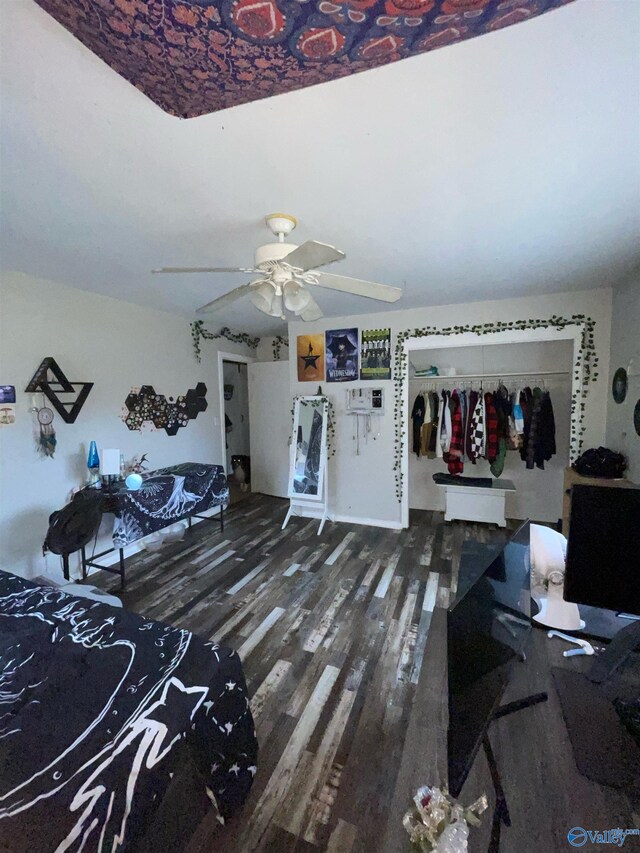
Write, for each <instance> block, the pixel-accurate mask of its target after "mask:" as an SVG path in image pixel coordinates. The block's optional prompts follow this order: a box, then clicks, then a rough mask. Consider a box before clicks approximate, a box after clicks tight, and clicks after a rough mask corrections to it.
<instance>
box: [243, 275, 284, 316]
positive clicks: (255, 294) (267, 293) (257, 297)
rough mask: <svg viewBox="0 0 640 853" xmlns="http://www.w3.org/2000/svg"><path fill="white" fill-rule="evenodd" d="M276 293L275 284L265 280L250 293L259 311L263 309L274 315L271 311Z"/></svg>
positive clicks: (266, 312) (264, 311) (264, 312)
mask: <svg viewBox="0 0 640 853" xmlns="http://www.w3.org/2000/svg"><path fill="white" fill-rule="evenodd" d="M275 295H276V293H275V289H274V287H273V285H272V284H270V283H269V282H268V281H265V282H263V283H262V284H260V285H259V286H258V287H256V288H255V290H253V291H252V292H251V293H250V294H249V299H250V300H251V301H252V302H253V304H254V305H255V306H256V308H257V309H258V310H259V311H262V313H263V314H270V315H271V316H273V315H272V314H271V311H272V306H273V302H274V299H275ZM276 316H278V315H276Z"/></svg>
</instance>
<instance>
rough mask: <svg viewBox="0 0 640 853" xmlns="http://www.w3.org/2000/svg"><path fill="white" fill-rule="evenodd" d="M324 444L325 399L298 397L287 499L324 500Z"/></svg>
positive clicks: (325, 433)
mask: <svg viewBox="0 0 640 853" xmlns="http://www.w3.org/2000/svg"><path fill="white" fill-rule="evenodd" d="M326 441H327V401H326V398H324V397H299V398H298V399H297V400H296V402H295V408H294V416H293V436H292V443H291V444H292V446H291V466H290V471H289V497H292V498H303V499H305V500H318V501H319V500H322V499H323V485H324V483H323V478H324V468H325V462H326Z"/></svg>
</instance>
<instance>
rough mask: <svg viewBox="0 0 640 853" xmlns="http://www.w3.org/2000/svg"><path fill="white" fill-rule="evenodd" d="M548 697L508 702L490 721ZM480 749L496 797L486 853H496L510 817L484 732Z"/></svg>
mask: <svg viewBox="0 0 640 853" xmlns="http://www.w3.org/2000/svg"><path fill="white" fill-rule="evenodd" d="M548 698H549V697H548V696H547V694H546V693H533V694H532V695H531V696H525V697H524V699H517V700H516V701H515V702H508V703H507V704H506V705H500V707H499V708H498V709H497V711H496V712H495V713H494V714H493V716H492V717H491V720H498V719H499V718H500V717H507V716H509V715H510V714H515V713H516V712H517V711H522V710H523V709H524V708H530V707H531V706H532V705H537V704H538V703H539V702H546V701H547V699H548ZM482 748H483V749H484V754H485V755H486V756H487V763H488V764H489V772H490V773H491V781H492V783H493V790H494V792H495V795H496V804H495V806H494V807H493V818H492V821H491V838H490V840H489V847H488V853H498V851H499V850H500V829H501V826H502V824H504V825H505V826H511V815H510V814H509V807H508V806H507V799H506V797H505V793H504V788H503V787H502V780H501V778H500V771H499V769H498V764H497V762H496V757H495V755H494V753H493V748H492V746H491V741H490V740H489V735H488V734H487V732H485V734H484V736H483V738H482Z"/></svg>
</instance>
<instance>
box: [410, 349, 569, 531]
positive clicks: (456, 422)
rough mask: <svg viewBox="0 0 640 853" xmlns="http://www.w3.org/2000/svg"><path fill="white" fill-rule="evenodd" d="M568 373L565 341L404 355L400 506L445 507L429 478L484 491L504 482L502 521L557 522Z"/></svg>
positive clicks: (565, 455)
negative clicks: (455, 480) (481, 485)
mask: <svg viewBox="0 0 640 853" xmlns="http://www.w3.org/2000/svg"><path fill="white" fill-rule="evenodd" d="M476 340H477V338H476ZM572 366H573V341H572V340H550V341H549V340H546V341H540V342H537V341H523V342H522V343H505V344H491V345H488V346H487V345H484V344H480V343H477V344H475V345H465V346H460V347H455V346H442V347H436V346H433V347H431V348H428V349H417V350H415V351H411V350H409V352H408V379H407V414H408V418H407V420H406V429H407V435H406V444H407V451H408V453H407V468H408V470H407V479H406V486H407V501H408V507H409V509H424V510H438V511H441V510H442V509H443V508H444V504H443V501H444V496H443V492H442V489H440V488H438V486H437V485H436V483H435V482H434V479H433V475H434V474H436V475H440V477H441V478H442V475H453V476H463V477H473V478H482V479H483V480H484V481H485V483H486V484H487V485H488V486H490V485H491V483H492V482H495V479H496V478H503V479H504V480H506V481H510V482H512V483H513V485H514V486H515V491H513V492H510V493H509V494H508V496H507V515H508V517H511V518H532V519H535V520H538V521H551V522H553V521H556V520H557V519H558V518H559V517H560V516H561V514H562V513H561V510H562V482H563V472H564V469H565V467H566V466H567V465H568V464H569V437H570V429H571V395H572ZM436 369H437V371H438V375H431V372H434V373H435V370H436Z"/></svg>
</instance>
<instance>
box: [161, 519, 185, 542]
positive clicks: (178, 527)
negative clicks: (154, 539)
mask: <svg viewBox="0 0 640 853" xmlns="http://www.w3.org/2000/svg"><path fill="white" fill-rule="evenodd" d="M186 530H187V524H186V522H185V521H176V523H175V524H170V525H169V527H165V529H164V530H163V531H162V533H163V538H164V541H165V542H180V541H181V540H182V539H184V534H185V533H186Z"/></svg>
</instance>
